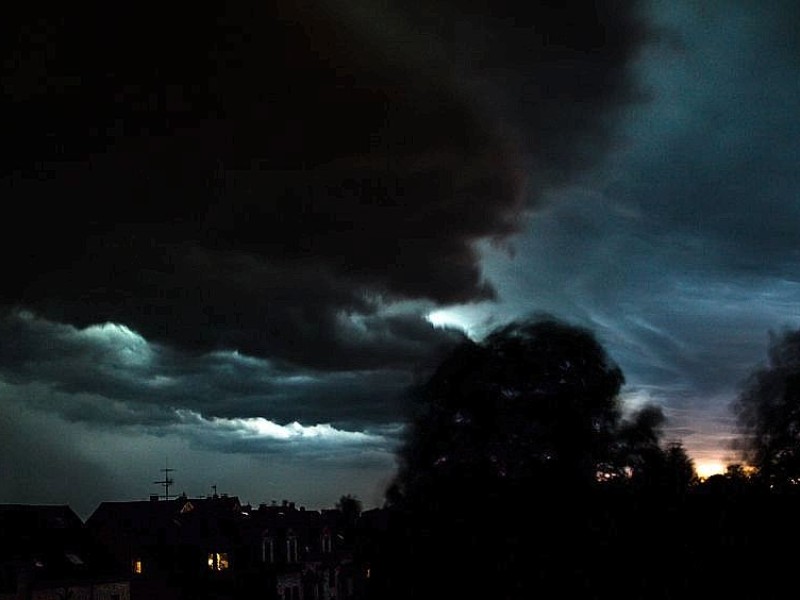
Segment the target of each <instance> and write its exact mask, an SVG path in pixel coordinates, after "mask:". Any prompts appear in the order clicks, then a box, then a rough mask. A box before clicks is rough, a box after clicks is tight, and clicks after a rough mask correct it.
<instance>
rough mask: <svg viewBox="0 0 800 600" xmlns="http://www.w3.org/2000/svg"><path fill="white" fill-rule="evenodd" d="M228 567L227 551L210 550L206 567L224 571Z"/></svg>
mask: <svg viewBox="0 0 800 600" xmlns="http://www.w3.org/2000/svg"><path fill="white" fill-rule="evenodd" d="M228 567H230V563H229V562H228V553H227V552H210V553H209V555H208V568H209V569H211V570H212V571H224V570H225V569H227V568H228Z"/></svg>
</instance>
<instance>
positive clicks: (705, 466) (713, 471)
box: [695, 460, 725, 479]
mask: <svg viewBox="0 0 800 600" xmlns="http://www.w3.org/2000/svg"><path fill="white" fill-rule="evenodd" d="M695 470H696V471H697V475H698V476H700V477H701V478H703V479H705V478H706V477H711V476H712V475H718V474H721V473H724V472H725V465H724V464H722V463H721V462H719V461H715V460H704V461H697V463H696V464H695Z"/></svg>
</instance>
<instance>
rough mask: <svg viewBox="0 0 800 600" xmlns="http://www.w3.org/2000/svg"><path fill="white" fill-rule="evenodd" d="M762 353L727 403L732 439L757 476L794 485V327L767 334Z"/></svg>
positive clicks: (799, 350)
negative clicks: (735, 433)
mask: <svg viewBox="0 0 800 600" xmlns="http://www.w3.org/2000/svg"><path fill="white" fill-rule="evenodd" d="M768 357H769V362H768V364H767V365H765V366H763V367H759V368H757V369H755V370H754V371H753V372H752V373H751V374H750V375H749V377H748V378H747V380H746V382H745V385H744V388H743V390H742V392H741V394H740V395H739V396H738V398H737V399H736V401H735V402H734V404H733V409H734V412H735V413H736V417H737V419H738V425H739V430H740V433H741V437H740V439H739V440H738V443H739V447H740V449H741V450H742V455H743V458H744V460H745V462H746V463H748V464H750V465H752V466H753V467H755V468H756V469H757V470H758V475H759V478H760V479H761V480H762V481H763V482H765V483H768V484H770V485H778V486H783V485H795V484H796V483H797V482H798V481H800V330H796V331H785V332H783V333H782V334H781V335H772V336H771V340H770V346H769V351H768Z"/></svg>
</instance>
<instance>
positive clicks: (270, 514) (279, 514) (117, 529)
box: [0, 494, 363, 600]
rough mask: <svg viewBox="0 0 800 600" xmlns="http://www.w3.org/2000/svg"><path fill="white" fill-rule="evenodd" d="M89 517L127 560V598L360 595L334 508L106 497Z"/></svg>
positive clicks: (352, 599) (98, 535) (347, 535)
mask: <svg viewBox="0 0 800 600" xmlns="http://www.w3.org/2000/svg"><path fill="white" fill-rule="evenodd" d="M86 524H87V528H88V529H89V531H90V532H91V533H92V535H93V536H94V539H96V540H97V542H98V543H99V544H101V545H102V546H103V547H104V548H106V550H107V552H108V553H109V556H112V557H113V558H114V560H115V561H117V562H119V563H121V564H126V565H128V569H129V575H130V577H131V599H132V600H140V599H147V600H161V599H164V600H167V599H173V598H192V599H202V598H213V599H215V600H223V599H240V598H241V599H245V598H259V599H265V600H270V599H272V600H356V599H357V598H358V591H359V590H360V589H361V587H363V586H362V585H361V584H360V578H361V573H362V570H360V569H358V568H356V566H355V565H354V563H353V548H354V541H355V540H354V536H353V535H351V533H352V528H350V529H348V527H347V524H346V522H345V519H344V517H343V515H342V513H341V512H340V511H338V510H323V511H314V510H305V508H303V507H300V508H298V507H296V505H295V504H294V503H291V502H287V501H284V502H283V503H282V504H277V503H274V504H272V505H269V506H268V505H266V504H262V505H260V506H259V507H257V508H256V509H254V508H253V507H251V506H242V505H241V504H240V502H239V500H238V498H236V497H232V496H227V495H224V494H223V495H219V496H218V495H217V494H214V495H213V496H209V497H205V498H188V497H186V496H181V497H179V498H177V499H174V500H162V499H160V498H159V497H155V496H154V497H153V498H151V500H149V501H135V502H103V503H102V504H101V505H100V506H99V507H98V508H97V510H95V512H94V513H93V514H92V515H91V516H90V517H89V519H88V520H87V523H86ZM0 600H1V599H0Z"/></svg>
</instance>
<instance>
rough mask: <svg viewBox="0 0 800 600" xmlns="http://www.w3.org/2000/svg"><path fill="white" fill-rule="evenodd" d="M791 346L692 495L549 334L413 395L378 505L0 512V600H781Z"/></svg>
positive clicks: (598, 369) (654, 433) (659, 445)
mask: <svg viewBox="0 0 800 600" xmlns="http://www.w3.org/2000/svg"><path fill="white" fill-rule="evenodd" d="M799 348H800V333H798V332H785V333H784V334H783V335H782V336H773V342H772V346H771V349H770V363H769V365H768V366H766V367H762V368H760V369H758V370H756V371H754V372H753V373H752V374H751V375H750V377H749V378H748V379H747V385H746V386H745V388H744V389H743V391H742V394H741V395H740V397H739V398H738V399H737V400H736V402H735V403H734V404H733V405H732V409H733V410H734V411H735V412H736V414H737V415H738V417H739V421H740V426H741V429H742V437H741V440H740V450H741V451H742V456H743V457H749V460H750V462H749V463H748V464H747V466H745V465H744V463H741V464H738V463H737V464H730V465H728V467H727V471H726V472H725V473H724V474H717V475H713V476H711V477H708V478H707V479H703V480H701V479H699V478H698V477H697V474H696V472H695V469H694V464H693V461H692V460H691V458H690V457H689V456H688V454H687V453H686V451H685V450H684V448H683V446H682V444H681V443H680V442H679V441H664V439H663V433H662V427H663V425H664V422H665V417H664V415H663V414H662V412H661V410H660V409H659V408H658V407H656V406H644V407H640V408H639V409H638V411H636V412H633V413H628V414H625V415H624V414H623V411H622V409H621V406H620V405H619V400H618V394H619V390H620V387H621V385H622V384H623V382H624V376H623V374H622V372H621V371H620V369H619V368H618V367H616V365H614V364H613V362H612V361H611V360H610V359H609V358H608V356H607V355H606V353H605V351H604V349H603V348H602V347H601V346H600V344H599V343H598V342H597V341H596V339H595V338H594V336H593V335H592V334H591V332H590V331H588V330H585V329H582V328H579V327H575V326H572V325H567V324H564V323H561V322H559V321H557V320H554V319H551V318H538V319H531V320H528V321H523V322H516V323H512V324H510V325H507V326H504V327H502V328H500V329H498V330H497V331H495V332H494V333H492V334H491V335H489V336H488V337H487V338H485V339H484V340H483V341H482V342H479V343H478V342H472V341H467V342H464V344H462V345H461V346H460V347H458V348H456V349H455V350H454V351H453V352H452V353H451V354H450V355H449V356H448V357H446V358H445V359H444V360H443V361H442V363H441V364H440V365H439V367H438V369H437V370H436V371H435V372H434V373H433V375H432V376H431V377H430V378H429V379H428V380H427V381H425V382H424V383H422V384H421V385H419V386H418V387H416V388H415V389H413V390H412V392H411V395H412V397H413V399H414V400H413V410H412V414H410V415H409V428H408V432H407V435H406V438H405V443H404V445H403V446H402V448H401V449H400V451H399V454H398V462H399V469H398V471H397V475H396V477H395V479H394V481H393V482H392V483H391V485H390V486H389V487H388V489H387V490H386V496H385V498H386V499H385V504H384V506H381V507H378V508H372V509H369V510H363V507H362V503H361V501H360V500H359V499H358V498H357V497H355V496H353V495H350V494H344V495H342V496H341V498H340V500H339V502H337V504H336V506H333V507H330V508H327V509H322V510H310V509H306V508H305V507H303V506H297V505H296V504H295V503H294V502H290V501H288V500H283V501H282V502H280V503H278V502H275V501H273V502H271V503H264V504H260V505H258V506H251V505H245V504H242V503H241V502H240V500H239V498H238V497H236V496H235V495H229V494H227V493H217V489H216V486H214V488H213V493H212V494H209V495H207V496H204V497H188V496H186V495H185V494H181V495H179V496H175V495H172V494H171V493H170V486H171V485H173V484H174V480H173V478H172V476H171V473H172V472H173V471H174V469H172V468H170V467H169V466H166V467H165V468H164V469H162V473H163V479H160V480H158V481H155V482H153V483H156V484H160V485H161V486H162V488H163V494H155V495H151V496H150V498H149V499H145V500H137V501H121V502H120V501H108V502H102V503H101V504H100V505H99V506H98V507H97V508H96V510H95V511H94V512H93V513H92V514H91V515H90V516H89V517H88V519H86V521H85V522H84V521H83V520H82V519H81V518H80V517H78V516H77V515H76V513H75V512H74V511H73V510H72V509H71V508H70V507H69V506H67V505H23V504H6V505H0V538H1V539H2V542H3V544H2V546H1V548H2V550H0V600H11V599H14V600H17V599H25V600H27V599H31V600H33V599H41V600H44V599H61V600H66V599H68V598H71V599H74V600H78V599H87V600H95V599H96V600H131V599H135V600H139V599H153V600H160V599H164V600H167V599H170V600H171V599H181V600H189V599H209V600H211V599H214V600H222V599H226V600H227V599H230V600H233V599H242V600H244V599H249V598H267V599H275V600H333V599H341V600H367V599H381V600H382V599H386V600H391V599H395V598H396V599H398V600H399V599H401V598H404V599H408V598H420V599H422V598H425V599H428V598H430V599H433V598H487V599H497V600H501V599H522V598H533V597H540V598H565V597H570V598H598V599H599V598H609V599H610V598H614V599H619V598H641V599H657V598H658V599H660V598H664V599H667V598H687V597H695V596H696V595H697V594H698V593H699V590H707V591H708V593H713V594H714V595H715V596H724V597H734V598H779V597H785V595H784V594H785V592H784V590H785V589H788V588H787V586H789V585H791V581H792V574H793V572H794V571H793V568H792V565H791V558H792V553H791V552H787V550H786V549H787V548H791V547H792V543H793V542H794V540H796V539H797V535H798V533H800V516H798V511H797V505H798V501H800V494H798V488H797V482H798V476H799V475H800V473H798V468H799V467H800V463H799V462H798V460H797V456H798V444H797V441H796V436H794V435H793V432H795V431H796V429H797V424H798V423H797V421H798V419H799V418H800V417H798V416H797V415H798V408H800V396H798V390H800V387H798V382H799V381H800V368H798V365H800V360H798V358H800V352H798V349H799Z"/></svg>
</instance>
